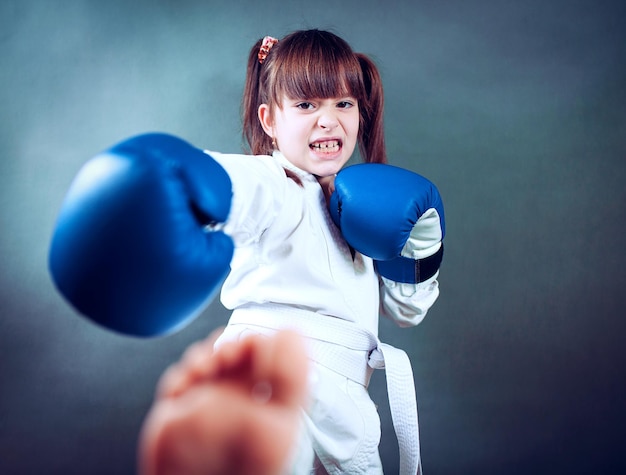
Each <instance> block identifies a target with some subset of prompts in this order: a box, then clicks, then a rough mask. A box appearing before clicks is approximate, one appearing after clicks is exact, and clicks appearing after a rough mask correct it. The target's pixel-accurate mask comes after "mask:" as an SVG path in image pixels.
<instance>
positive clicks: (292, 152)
mask: <svg viewBox="0 0 626 475" xmlns="http://www.w3.org/2000/svg"><path fill="white" fill-rule="evenodd" d="M382 118H383V91H382V84H381V79H380V75H379V73H378V70H377V69H376V66H375V65H374V63H373V62H372V61H371V60H370V59H368V58H367V57H366V56H364V55H362V54H357V53H354V52H353V51H352V49H351V48H350V46H349V45H348V44H347V43H346V42H345V41H344V40H342V39H341V38H339V37H337V36H336V35H334V34H332V33H329V32H324V31H318V30H309V31H298V32H295V33H292V34H290V35H288V36H286V37H285V38H283V39H281V40H280V41H277V40H275V39H273V38H269V37H266V38H265V39H263V40H260V41H259V42H257V43H256V44H255V45H254V46H253V47H252V50H251V52H250V56H249V60H248V70H247V79H246V86H245V92H244V99H243V121H244V134H245V138H246V139H247V142H248V144H249V146H250V151H251V153H252V155H251V156H244V155H222V154H219V153H214V152H210V154H211V156H213V157H214V158H215V159H216V160H217V161H218V162H219V163H220V164H221V165H222V166H223V167H224V169H225V170H226V171H227V173H228V175H229V176H230V178H231V180H232V183H233V203H232V208H231V212H230V215H229V218H228V221H227V222H226V225H225V227H224V231H225V232H226V233H227V234H228V235H230V236H231V237H232V238H233V240H234V242H235V246H236V248H235V249H236V250H235V255H234V258H233V260H232V263H231V270H230V274H229V275H228V277H227V279H226V281H225V283H224V285H223V287H222V293H221V300H222V303H223V304H224V305H225V306H226V307H227V308H229V309H232V310H233V313H232V316H231V319H230V321H229V324H228V326H227V327H226V328H225V330H224V332H223V333H222V335H221V336H220V337H219V339H218V340H217V342H216V344H215V348H216V350H217V354H219V353H220V351H221V350H222V349H224V348H229V350H228V351H231V352H235V353H237V351H239V350H237V348H239V347H237V345H241V344H242V342H245V341H248V340H247V339H246V338H245V337H248V336H252V337H253V338H255V339H257V340H253V341H257V344H260V345H263V343H259V341H258V338H260V337H262V338H267V340H266V343H265V344H269V343H267V342H272V341H273V338H275V335H276V334H277V332H280V331H281V330H284V329H293V330H295V331H296V332H297V333H298V334H300V335H302V336H304V342H305V343H304V347H305V349H306V354H307V355H308V357H309V358H310V360H311V361H312V363H311V368H310V371H309V373H308V382H307V391H308V399H307V403H306V404H304V405H303V410H302V412H301V424H300V429H299V432H298V435H297V438H296V440H295V442H294V444H295V449H294V454H293V456H292V458H290V459H289V463H290V464H291V467H290V469H289V470H290V472H289V473H307V474H308V473H316V474H323V473H330V474H335V473H346V474H357V473H359V474H376V473H382V466H381V461H380V457H379V454H378V444H379V440H380V420H379V416H378V413H377V410H376V407H375V405H374V403H373V402H372V400H371V399H370V397H369V394H368V391H367V387H368V383H369V379H370V376H371V374H372V372H373V368H375V367H383V365H382V360H383V358H384V360H385V366H386V368H387V380H388V387H389V392H390V394H389V399H390V405H391V409H392V413H393V417H394V425H395V427H396V432H397V434H398V438H399V445H400V455H401V459H402V461H401V470H402V471H405V470H406V471H407V473H409V472H410V473H413V474H414V473H416V471H420V470H421V468H420V462H419V441H418V434H417V419H416V413H415V394H414V390H413V378H412V373H411V370H410V365H409V364H408V358H406V355H405V354H404V353H403V352H400V351H399V350H396V349H395V348H393V347H390V346H388V345H383V344H381V343H380V342H379V341H378V337H377V334H378V318H379V315H380V314H382V315H385V316H387V317H389V318H391V319H393V320H395V321H396V322H397V323H398V324H399V325H400V326H412V325H416V324H418V323H419V322H420V321H421V320H422V319H423V318H424V316H425V314H426V312H427V310H428V309H429V308H430V307H431V306H432V305H433V303H434V301H435V300H436V299H437V297H438V293H439V290H438V283H437V280H436V279H437V275H438V274H437V273H435V274H434V275H433V276H432V277H431V278H429V279H427V280H426V281H424V282H421V283H419V284H404V283H396V282H393V281H390V280H388V279H384V278H381V277H379V276H378V275H377V273H376V271H375V268H374V265H373V262H372V259H370V258H369V257H366V256H364V255H362V254H360V253H359V252H356V251H355V250H354V249H352V248H351V247H350V246H349V245H348V244H347V243H346V241H345V240H344V239H343V237H342V235H341V232H340V231H339V229H338V228H337V227H336V226H335V225H334V223H333V222H332V220H331V217H330V214H329V212H328V199H329V196H330V195H331V193H332V191H333V182H334V177H335V175H336V174H337V173H338V172H339V171H340V170H341V169H342V168H343V167H344V165H345V164H346V163H347V161H348V160H349V159H350V157H351V156H352V155H353V152H354V150H355V148H356V147H357V145H358V147H359V150H360V154H361V156H362V158H363V160H364V161H365V162H374V163H385V162H386V153H385V141H384V135H383V122H382ZM209 346H210V345H204V346H202V345H201V346H200V348H204V349H205V351H206V354H207V356H206V358H209V357H208V354H209V353H210V352H211V350H210V349H209ZM194 351H195V352H196V353H202V352H201V351H199V350H198V349H197V348H196V350H194ZM273 354H274V355H276V354H277V353H273ZM282 358H284V360H285V361H290V359H291V358H292V354H282V356H280V357H279V359H282ZM293 358H296V359H297V355H294V356H293ZM192 360H194V358H192ZM195 360H196V361H198V360H200V361H202V360H203V358H195ZM198 367H199V365H196V364H193V363H191V364H190V363H189V362H187V363H185V364H180V365H178V366H177V369H176V371H175V372H176V374H177V375H178V376H176V377H177V378H178V379H179V380H185V381H187V383H185V384H183V385H182V386H181V388H182V389H181V390H179V391H178V392H179V393H184V392H185V391H186V390H189V389H190V388H191V389H192V388H193V387H194V384H193V381H195V379H194V377H190V376H189V374H192V373H194V372H198V371H200V370H199V369H198ZM300 368H301V367H300ZM295 371H297V372H300V374H301V369H296V370H295ZM169 377H170V378H171V375H170V376H169ZM166 379H167V378H166ZM200 379H201V378H200ZM190 381H191V383H190ZM166 386H167V384H166ZM246 388H247V386H246ZM245 391H247V389H245V390H244V392H245ZM269 391H270V393H271V388H270V389H269ZM295 392H297V391H295ZM160 401H161V402H163V399H161V400H159V399H157V401H156V403H155V409H154V411H153V414H154V413H158V412H159V410H158V408H159V404H160ZM249 401H250V399H248V402H249ZM167 403H168V404H170V405H171V404H172V400H171V399H169V400H168V401H167ZM245 404H247V403H244V405H245ZM251 404H254V402H252V403H251ZM256 407H257V411H256V412H255V414H257V415H259V417H260V414H262V409H259V408H258V407H259V406H258V404H257V406H256ZM198 411H199V412H201V410H200V409H199V410H198ZM213 413H215V410H214V407H213ZM243 413H244V412H242V413H241V414H243ZM245 414H249V413H248V412H245ZM242 417H243V416H242ZM155 419H158V418H156V417H154V416H152V417H149V418H148V421H149V423H147V424H146V427H149V429H146V432H145V434H147V435H144V446H147V447H148V449H147V450H144V452H143V453H144V454H154V453H155V451H156V449H154V447H156V446H157V445H158V443H157V442H154V441H155V440H156V439H155V438H154V437H153V434H154V433H156V432H159V433H161V431H163V430H164V427H165V428H167V427H168V426H175V425H176V418H175V417H174V418H173V419H168V418H165V419H163V420H161V421H160V422H158V423H155V422H154V420H155ZM186 420H187V423H186V424H193V422H190V421H193V420H197V419H193V418H187V419H186ZM406 421H408V422H406ZM198 424H199V423H198ZM186 427H187V426H186ZM197 431H198V433H201V432H202V429H201V428H197ZM248 435H249V434H248ZM269 437H271V435H269ZM209 439H210V437H209ZM145 441H148V442H145ZM150 447H152V449H151V448H150ZM147 458H148V459H149V458H150V455H148V456H147ZM259 473H260V472H259Z"/></svg>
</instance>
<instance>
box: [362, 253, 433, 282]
mask: <svg viewBox="0 0 626 475" xmlns="http://www.w3.org/2000/svg"><path fill="white" fill-rule="evenodd" d="M442 259H443V243H441V246H440V247H439V250H438V251H437V252H436V253H434V254H433V255H432V256H428V257H425V258H423V259H411V258H408V257H396V258H395V259H391V260H388V261H375V262H374V265H375V266H376V271H377V272H378V273H379V274H380V275H381V276H383V277H385V278H387V279H389V280H393V281H394V282H403V283H406V284H419V283H420V282H424V281H426V280H428V279H430V278H431V277H432V276H433V275H435V274H436V273H437V271H438V270H439V266H440V265H441V260H442Z"/></svg>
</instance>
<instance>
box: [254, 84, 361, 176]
mask: <svg viewBox="0 0 626 475" xmlns="http://www.w3.org/2000/svg"><path fill="white" fill-rule="evenodd" d="M259 119H260V121H261V125H262V126H263V129H264V130H265V132H266V133H267V134H268V135H269V136H270V137H272V138H273V139H274V140H275V141H276V147H277V148H278V150H280V151H281V152H282V154H283V155H284V156H285V158H287V160H289V161H290V162H291V163H292V164H293V165H295V166H296V167H298V168H300V169H301V170H304V171H307V172H309V173H311V174H313V175H316V176H317V177H318V178H324V177H329V176H333V175H335V174H336V173H337V172H338V171H339V170H341V168H342V167H343V166H344V165H345V164H346V162H347V161H348V160H349V159H350V156H351V155H352V152H354V147H355V146H356V142H357V137H358V133H359V105H358V102H357V100H356V99H355V98H353V97H349V96H348V97H340V98H333V99H289V98H287V97H283V100H282V102H281V105H280V107H278V108H276V110H275V111H274V114H270V108H269V106H268V105H267V104H262V105H261V106H260V107H259Z"/></svg>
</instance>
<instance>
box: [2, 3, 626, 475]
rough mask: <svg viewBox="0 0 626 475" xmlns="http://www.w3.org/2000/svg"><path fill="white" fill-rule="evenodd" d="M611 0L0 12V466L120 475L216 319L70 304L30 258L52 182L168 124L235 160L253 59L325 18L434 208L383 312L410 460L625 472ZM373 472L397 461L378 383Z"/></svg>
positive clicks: (43, 231)
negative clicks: (88, 312) (174, 330)
mask: <svg viewBox="0 0 626 475" xmlns="http://www.w3.org/2000/svg"><path fill="white" fill-rule="evenodd" d="M624 5H625V3H624V2H617V1H615V2H611V1H602V0H589V1H567V0H562V1H549V0H546V1H540V0H527V1H519V2H518V1H480V0H467V1H435V0H423V1H415V2H408V1H406V2H393V1H388V2H377V1H376V2H375V1H369V0H367V1H344V2H326V1H317V2H304V1H294V2H286V1H282V2H279V1H274V0H263V1H258V2H257V1H229V2H211V1H205V2H201V1H191V0H187V1H184V0H178V1H164V0H162V1H147V0H143V1H128V0H123V1H122V0H110V1H106V2H105V1H101V2H99V1H53V0H41V1H36V0H30V1H29V0H3V1H2V2H1V3H0V61H1V63H0V124H1V127H0V153H1V157H0V213H1V214H0V217H1V220H2V221H1V224H2V231H1V233H0V473H3V474H31V473H62V474H87V473H89V474H113V473H115V474H125V473H133V472H134V470H135V443H136V438H137V432H138V429H139V427H140V424H141V421H142V418H143V416H144V414H145V412H146V410H147V408H148V406H149V404H150V400H151V397H152V391H153V389H154V385H155V382H156V380H157V378H158V376H159V374H160V373H161V371H162V370H163V369H164V368H165V367H166V366H167V365H168V364H169V363H170V362H172V361H173V360H174V359H176V358H177V357H178V356H179V355H180V353H181V352H182V351H183V349H184V348H185V347H186V346H187V345H188V344H189V343H190V342H192V341H195V340H197V339H199V338H202V337H203V336H204V335H206V334H207V333H208V332H209V331H210V330H211V329H213V328H214V327H215V326H217V325H220V324H222V323H224V322H225V320H226V318H227V313H226V312H225V311H224V310H223V309H222V308H221V306H220V305H219V303H213V304H212V305H211V306H210V308H208V309H207V311H206V312H205V313H204V314H203V315H202V316H201V318H199V319H198V320H197V321H195V322H194V323H193V324H192V325H190V326H189V327H187V328H186V329H184V330H183V331H181V332H180V333H178V334H176V335H174V336H171V337H168V338H164V339H157V340H147V341H143V340H135V339H132V338H127V337H123V336H118V335H114V334H111V333H107V332H105V331H103V330H101V329H100V328H96V327H95V326H93V325H91V324H90V323H88V322H86V321H84V320H83V319H82V318H80V317H79V316H77V315H76V314H75V313H74V312H73V311H72V310H71V309H70V308H69V307H68V306H67V305H66V303H65V302H64V301H63V300H61V298H60V297H59V295H58V294H57V293H56V292H55V290H54V288H53V286H52V284H51V281H50V278H49V275H48V273H47V268H46V266H47V264H46V259H47V251H48V244H49V238H50V235H51V232H52V228H53V226H54V221H55V218H56V213H57V212H58V209H59V206H60V204H61V200H62V198H63V196H64V193H65V191H66V190H67V187H68V186H69V184H70V181H71V179H72V178H73V176H74V174H75V173H76V171H77V170H78V168H79V166H80V165H81V164H82V163H83V162H84V161H85V160H87V159H88V158H89V157H90V156H92V155H94V154H95V153H97V152H98V151H100V150H102V149H103V148H106V147H107V146H108V145H109V144H112V143H114V142H117V141H118V140H120V139H122V138H125V137H128V136H130V135H134V134H137V133H141V132H146V131H153V130H159V131H167V132H171V133H174V134H177V135H180V136H182V137H184V138H186V139H187V140H189V141H191V142H193V143H195V144H196V145H198V146H201V147H207V148H212V149H215V150H221V151H224V152H237V151H239V150H240V146H241V138H240V122H239V101H240V96H241V92H242V87H243V79H244V73H245V58H246V55H247V52H248V49H249V47H250V46H251V45H252V43H253V42H254V41H255V40H256V39H257V38H259V37H261V36H263V35H265V34H272V35H274V36H283V35H284V34H286V33H288V32H290V31H292V30H294V29H299V28H308V27H319V28H325V29H332V30H333V31H335V32H336V33H338V34H340V35H341V36H343V37H344V38H345V39H347V40H348V41H349V42H350V43H351V44H352V46H353V47H354V48H355V49H356V50H358V51H361V52H364V53H367V54H370V55H371V56H372V57H373V58H374V59H375V60H376V61H377V63H378V64H379V66H380V69H381V72H382V75H383V78H384V84H385V90H386V100H387V103H386V116H385V117H386V130H387V139H388V145H389V152H390V157H391V158H392V161H393V163H395V164H397V165H401V166H404V167H407V168H410V169H413V170H415V171H419V172H420V173H422V174H424V175H426V176H428V177H430V178H431V179H433V180H434V181H435V182H436V183H437V184H438V185H439V187H440V190H441V192H442V193H443V196H444V198H445V204H446V213H447V229H448V235H447V238H446V245H447V252H446V257H445V261H444V266H443V269H442V273H441V287H442V294H441V298H440V300H439V302H438V303H437V304H436V306H435V307H434V308H433V309H432V311H431V313H430V315H429V316H428V318H427V319H426V321H424V323H423V324H422V325H420V326H419V327H417V328H414V329H409V330H399V329H396V328H394V327H393V325H392V324H390V323H389V322H382V323H381V334H382V337H383V339H384V340H386V341H388V342H391V343H394V344H395V345H397V346H400V347H403V348H405V349H406V350H407V351H408V352H409V354H410V356H411V359H412V362H413V365H414V371H415V379H416V384H417V391H418V400H419V407H420V423H421V435H422V450H423V460H424V468H425V472H426V473H427V474H430V475H435V474H459V473H464V474H474V473H481V474H522V473H523V474H527V473H539V474H552V473H570V474H583V473H585V474H609V473H624V469H625V468H626V462H625V461H624V457H623V456H622V454H623V447H622V445H623V441H624V422H625V417H624V404H623V399H624V390H625V389H626V388H625V383H624V380H625V378H624V363H625V358H626V349H624V346H625V344H624V336H623V335H624V330H625V329H626V324H625V323H624V304H625V302H626V297H625V295H626V272H625V270H624V266H625V265H626V259H625V252H624V248H625V246H626V239H625V238H624V219H625V210H626V205H625V204H626V191H625V189H626V187H625V185H624V183H625V182H626V165H625V158H626V156H625V155H626V55H625V52H626V33H624V30H625V29H624V26H623V25H624V20H626V14H625V13H626V9H625V7H624ZM372 394H373V397H374V398H375V399H376V401H377V402H378V403H379V404H380V411H381V414H382V417H383V430H384V435H383V437H384V440H383V443H382V446H381V451H382V455H383V459H384V463H385V466H386V469H387V472H388V473H390V474H393V473H396V472H397V461H396V457H397V455H396V452H395V451H396V450H397V447H396V446H395V445H394V442H393V440H394V436H393V432H392V428H391V424H390V420H389V413H388V408H387V400H386V396H385V392H384V375H383V374H379V375H377V376H376V377H375V379H374V382H373V385H372Z"/></svg>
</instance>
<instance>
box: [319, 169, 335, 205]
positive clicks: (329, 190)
mask: <svg viewBox="0 0 626 475" xmlns="http://www.w3.org/2000/svg"><path fill="white" fill-rule="evenodd" d="M316 178H317V182H318V183H319V184H320V186H321V187H322V191H323V192H324V197H325V198H326V204H329V203H330V195H332V194H333V191H335V175H330V176H318V177H316Z"/></svg>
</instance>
